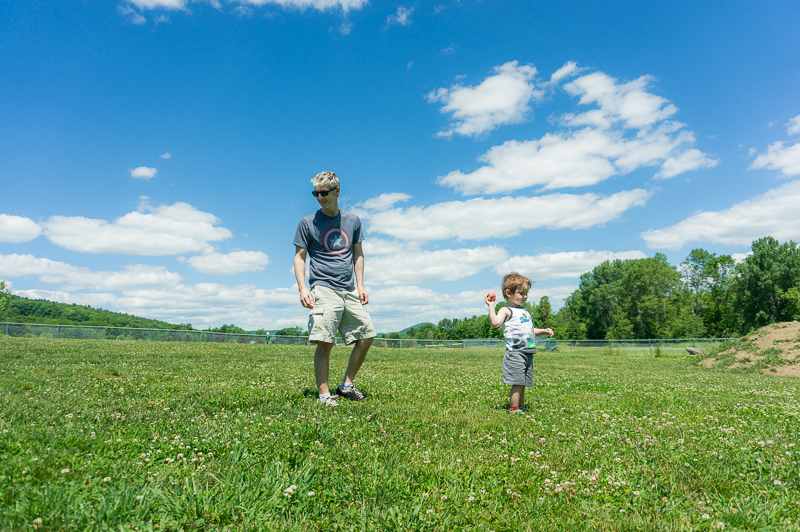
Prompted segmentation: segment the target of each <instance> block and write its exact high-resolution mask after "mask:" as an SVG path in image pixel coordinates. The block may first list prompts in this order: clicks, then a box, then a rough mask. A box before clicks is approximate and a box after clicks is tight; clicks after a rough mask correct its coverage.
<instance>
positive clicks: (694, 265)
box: [681, 249, 740, 337]
mask: <svg viewBox="0 0 800 532" xmlns="http://www.w3.org/2000/svg"><path fill="white" fill-rule="evenodd" d="M735 267H736V263H735V261H734V260H733V258H732V257H731V256H730V255H720V256H717V255H716V254H715V253H709V252H708V251H706V250H704V249H693V250H692V251H691V252H690V253H689V256H688V257H687V258H686V260H685V261H684V262H683V263H681V271H682V272H683V279H684V283H685V285H686V287H687V289H688V290H689V292H690V299H691V305H692V310H693V312H694V315H695V316H698V317H700V319H702V321H703V336H714V337H720V336H730V335H732V334H734V333H733V331H734V330H735V329H736V322H737V316H736V314H735V313H734V312H733V303H732V301H733V299H732V297H733V296H732V291H731V286H732V283H733V280H734V278H735ZM738 321H740V320H738Z"/></svg>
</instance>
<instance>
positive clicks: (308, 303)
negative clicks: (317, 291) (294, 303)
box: [300, 287, 314, 309]
mask: <svg viewBox="0 0 800 532" xmlns="http://www.w3.org/2000/svg"><path fill="white" fill-rule="evenodd" d="M300 303H301V304H302V305H303V306H304V307H306V308H308V309H313V308H314V297H313V296H312V295H311V292H309V291H308V289H306V288H305V287H303V288H301V289H300Z"/></svg>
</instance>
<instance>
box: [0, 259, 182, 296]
mask: <svg viewBox="0 0 800 532" xmlns="http://www.w3.org/2000/svg"><path fill="white" fill-rule="evenodd" d="M29 275H33V276H36V277H37V278H38V280H39V281H40V282H42V283H47V284H54V285H58V286H59V288H60V289H61V290H95V291H97V290H130V289H143V288H161V287H170V286H175V285H177V284H178V283H179V282H180V280H181V276H180V275H178V274H177V273H173V272H170V271H169V270H167V269H166V268H164V267H163V266H146V265H143V264H136V265H133V266H126V267H125V268H124V269H123V270H122V271H95V270H90V269H89V268H84V267H78V266H73V265H71V264H67V263H65V262H58V261H54V260H50V259H40V258H37V257H35V256H33V255H18V254H16V253H14V254H11V255H0V277H11V278H14V277H26V276H29Z"/></svg>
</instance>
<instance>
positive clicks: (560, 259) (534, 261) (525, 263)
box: [494, 250, 647, 282]
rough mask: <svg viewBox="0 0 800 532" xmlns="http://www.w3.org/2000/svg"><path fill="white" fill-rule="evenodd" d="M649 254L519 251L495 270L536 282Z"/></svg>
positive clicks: (637, 252) (571, 274)
mask: <svg viewBox="0 0 800 532" xmlns="http://www.w3.org/2000/svg"><path fill="white" fill-rule="evenodd" d="M646 257H647V255H646V254H645V253H644V252H642V251H638V250H633V251H621V252H613V251H594V250H590V251H571V252H560V253H542V254H540V255H525V256H520V255H516V256H514V257H510V258H509V259H508V260H506V261H504V262H501V263H499V264H497V265H496V266H495V267H494V272H495V273H496V274H498V275H505V274H507V273H509V272H517V273H521V274H522V275H525V276H526V277H528V278H530V279H531V280H533V281H534V282H540V281H551V280H554V279H577V278H578V277H580V276H581V275H583V274H584V273H586V272H588V271H591V270H592V269H594V268H595V266H597V265H599V264H602V263H603V262H605V261H607V260H612V261H613V260H628V259H643V258H646Z"/></svg>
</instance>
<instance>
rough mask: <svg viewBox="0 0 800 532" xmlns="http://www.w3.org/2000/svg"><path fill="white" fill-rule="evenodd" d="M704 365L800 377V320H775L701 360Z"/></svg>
mask: <svg viewBox="0 0 800 532" xmlns="http://www.w3.org/2000/svg"><path fill="white" fill-rule="evenodd" d="M699 364H700V365H702V366H705V367H709V368H711V367H718V368H727V369H735V370H737V371H760V372H762V373H766V374H768V375H788V376H791V377H800V322H796V321H790V322H784V323H773V324H772V325H767V326H766V327H762V328H761V329H759V330H757V331H755V332H753V333H751V334H748V335H747V336H745V337H744V338H740V339H739V340H737V341H736V342H735V343H734V345H733V346H732V347H730V348H728V349H725V350H724V351H721V352H719V353H715V354H713V355H710V356H708V357H706V358H704V359H703V360H701V361H700V362H699Z"/></svg>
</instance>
